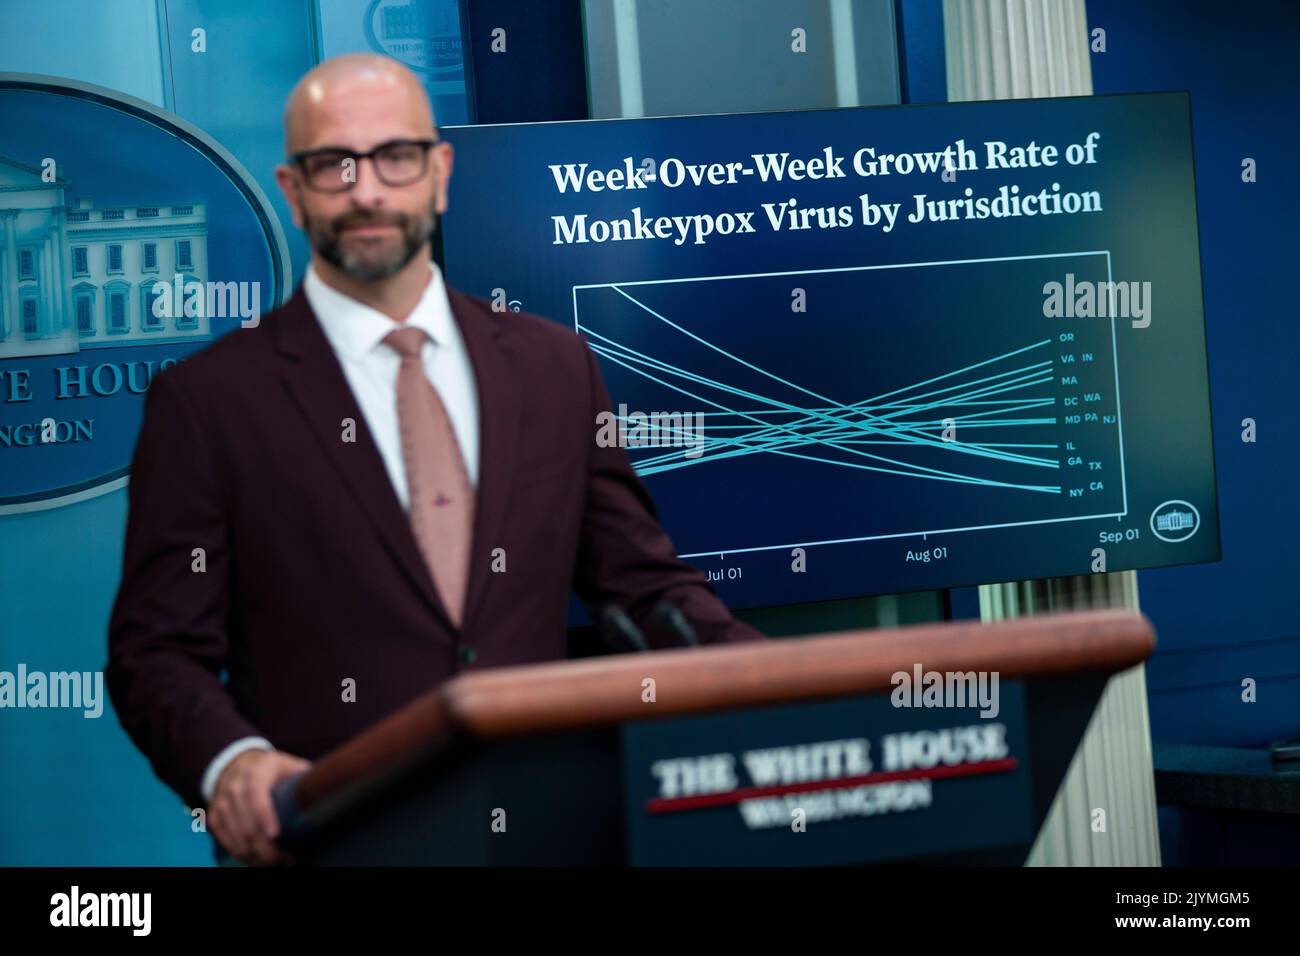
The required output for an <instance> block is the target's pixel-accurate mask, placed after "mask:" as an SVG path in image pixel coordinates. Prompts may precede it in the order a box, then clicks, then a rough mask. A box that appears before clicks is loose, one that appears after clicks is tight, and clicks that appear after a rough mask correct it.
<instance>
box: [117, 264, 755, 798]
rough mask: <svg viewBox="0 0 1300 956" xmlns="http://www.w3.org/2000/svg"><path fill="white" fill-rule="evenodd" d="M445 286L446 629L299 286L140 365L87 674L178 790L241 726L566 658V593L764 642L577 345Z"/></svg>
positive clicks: (301, 743) (339, 728) (310, 717)
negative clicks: (466, 562) (120, 549)
mask: <svg viewBox="0 0 1300 956" xmlns="http://www.w3.org/2000/svg"><path fill="white" fill-rule="evenodd" d="M448 297H449V299H450V301H451V309H452V313H453V315H454V316H455V319H456V322H457V324H458V325H459V327H460V330H461V332H462V333H463V335H464V339H465V345H466V348H467V349H468V352H469V357H470V360H471V363H472V365H473V369H474V374H475V379H476V381H477V387H478V395H479V414H480V428H481V435H480V442H481V444H480V464H479V487H478V497H477V506H476V518H475V531H474V542H473V550H472V559H471V561H472V566H471V572H470V578H469V590H468V594H467V597H466V607H465V615H464V621H463V627H462V628H460V629H457V628H456V627H454V626H453V625H452V623H451V621H450V619H449V618H448V616H447V613H446V611H445V610H444V608H443V607H442V604H441V602H440V600H439V597H438V593H437V590H436V588H435V587H434V586H433V582H432V580H431V578H430V576H429V573H428V571H427V570H426V569H425V566H424V563H423V560H422V558H421V556H420V552H419V550H418V548H417V547H416V543H415V538H414V535H413V533H412V531H411V528H410V525H409V523H408V521H407V515H406V512H405V511H404V510H403V508H402V506H401V503H400V502H399V501H398V498H397V495H396V493H395V492H394V490H393V487H392V483H391V482H390V480H389V477H388V473H387V471H386V470H385V468H384V464H383V461H382V459H381V458H380V455H379V451H378V449H377V447H376V446H375V444H374V440H373V439H372V437H371V435H370V433H369V431H368V430H367V427H366V423H365V418H364V417H363V415H362V413H361V410H360V408H359V406H358V405H357V402H356V400H355V399H354V397H353V395H352V391H351V389H350V388H349V386H348V384H347V380H346V378H345V377H344V373H343V369H342V367H341V366H340V364H339V362H338V360H337V359H336V358H335V355H334V352H333V351H332V349H331V348H330V345H329V343H328V341H327V340H326V338H325V335H324V333H323V332H322V330H321V328H320V325H319V323H318V322H317V320H316V317H315V316H314V314H313V313H312V311H311V308H310V306H309V305H308V303H307V300H306V298H305V296H304V295H303V293H302V290H301V289H299V290H298V291H297V292H296V293H295V294H294V296H293V298H292V299H290V301H289V302H288V303H287V304H286V305H285V306H284V307H283V308H281V309H277V310H276V311H274V312H272V313H270V314H268V315H267V316H266V317H265V318H264V319H263V321H262V322H261V323H260V324H259V325H258V326H257V327H256V328H252V329H237V330H235V331H234V332H232V333H230V334H229V335H227V336H225V337H223V338H222V339H220V340H219V341H217V342H216V343H214V344H213V345H212V346H210V347H208V348H207V349H205V350H203V351H202V352H199V353H198V354H196V355H194V356H192V357H190V358H189V359H187V360H186V361H185V362H183V363H181V364H180V365H178V366H175V367H172V368H169V369H168V370H167V371H165V372H162V373H161V374H159V375H158V376H157V377H156V378H155V379H154V381H153V383H152V386H151V387H150V389H149V393H148V396H147V398H146V402H145V412H144V422H143V425H142V426H141V430H140V434H139V439H138V442H137V445H136V449H135V457H134V461H133V463H132V467H131V479H130V485H129V504H130V511H129V516H128V519H127V530H126V546H125V555H124V560H123V568H122V581H121V586H120V589H119V591H118V594H117V600H116V602H115V604H114V607H113V613H112V618H111V621H110V625H109V660H108V665H107V668H106V671H105V676H106V681H107V685H108V691H109V694H110V696H111V698H112V701H113V705H114V707H115V708H116V710H117V713H118V716H119V718H120V719H121V721H122V725H123V727H125V729H126V731H127V733H128V734H130V736H131V739H132V740H134V741H135V743H136V745H137V746H138V747H139V748H140V749H141V750H142V751H143V752H144V753H145V755H146V756H147V757H148V758H149V760H150V761H151V762H152V764H153V767H154V769H155V771H156V772H157V774H158V776H159V777H161V778H162V780H163V781H164V782H165V783H167V784H168V785H169V786H170V787H172V788H173V789H174V790H176V791H177V793H179V794H180V795H181V797H182V798H183V799H184V800H185V801H186V802H187V803H188V804H189V805H190V806H199V805H201V804H202V802H203V799H202V796H201V794H200V790H199V783H200V779H201V777H202V774H203V771H204V770H205V769H206V767H207V765H208V763H209V762H210V761H211V760H212V759H213V757H215V756H216V755H217V753H218V752H219V751H221V750H222V749H223V748H224V747H225V746H226V745H228V744H230V743H232V742H233V741H235V740H237V739H238V738H240V737H245V736H250V735H261V736H264V737H266V738H267V739H269V740H270V741H271V742H272V743H273V744H275V745H276V746H277V747H279V748H280V749H282V750H285V751H289V752H291V753H295V754H298V755H300V756H303V757H306V758H308V759H314V758H316V757H318V756H320V755H322V754H323V753H325V752H326V751H328V750H330V749H331V748H333V747H335V746H337V745H338V744H340V743H342V742H343V741H344V740H346V739H348V738H349V737H351V736H353V735H354V734H356V733H357V732H358V731H360V730H362V729H363V728H365V727H366V726H367V725H369V724H371V723H373V722H374V721H376V720H378V719H379V718H381V717H383V716H384V715H386V714H388V713H390V712H391V711H393V710H394V709H396V708H398V707H400V706H401V705H402V704H404V703H406V702H407V701H409V700H411V698H413V697H415V696H416V695H418V694H420V693H421V692H422V691H425V690H428V689H429V688H431V687H434V686H435V685H437V684H439V683H441V682H443V681H445V680H447V679H448V678H450V677H452V676H453V675H455V674H457V673H458V672H460V671H463V670H465V669H477V668H482V667H500V666H504V665H511V664H527V663H530V662H535V661H547V660H554V659H557V658H563V657H564V656H565V651H566V622H567V616H568V601H569V594H570V591H571V590H576V591H577V593H578V595H579V597H580V598H581V599H582V600H583V601H584V603H585V604H586V605H587V606H588V607H589V608H593V609H595V608H598V607H600V606H601V605H603V604H605V603H606V602H615V603H617V604H619V605H621V606H623V607H624V608H625V609H626V610H627V612H628V614H629V615H630V616H631V617H632V619H633V620H634V621H636V623H637V624H638V625H639V626H640V627H641V629H642V630H643V631H644V632H645V633H646V635H647V637H648V638H649V639H650V642H651V644H652V645H653V646H667V645H670V644H672V643H674V641H673V640H672V638H671V637H670V636H669V635H667V634H663V633H662V632H661V630H660V629H658V628H657V627H656V626H655V624H654V623H653V622H652V619H651V614H652V611H653V609H654V607H655V605H656V603H657V602H658V601H660V600H661V599H667V600H669V601H672V602H674V603H676V604H677V605H678V606H680V607H681V608H682V610H683V611H684V612H685V614H686V616H687V618H688V619H689V621H690V623H691V624H692V625H693V627H694V628H695V631H696V633H697V634H698V635H699V638H700V640H701V641H702V642H706V643H707V642H721V641H743V640H754V639H762V637H763V635H761V634H760V633H758V632H757V631H755V630H753V629H752V628H750V627H748V626H746V625H744V624H741V623H739V622H737V621H735V620H734V619H733V618H732V617H731V615H730V614H729V613H728V611H727V609H726V607H725V606H723V604H722V603H721V602H720V601H719V600H718V598H717V597H716V595H715V594H714V592H713V589H712V588H711V587H710V586H709V584H708V583H707V580H706V578H705V576H704V575H703V574H702V573H701V572H700V571H699V570H697V569H695V568H692V567H691V566H689V565H687V564H685V563H684V562H682V561H680V560H679V559H678V558H677V555H676V551H675V550H674V548H673V545H672V542H671V541H670V540H669V538H668V535H667V534H666V533H665V532H664V530H663V528H662V527H661V526H660V524H659V522H658V519H657V517H656V512H655V508H654V505H653V503H652V501H651V499H650V496H649V494H648V493H647V491H646V489H645V487H644V485H643V484H642V482H641V481H640V479H639V478H638V477H637V476H636V474H635V472H634V471H633V469H632V466H631V463H630V461H629V459H628V457H627V454H626V452H625V451H624V450H623V449H621V448H601V447H598V446H597V444H596V441H595V436H596V427H597V426H596V415H597V413H598V412H599V411H602V410H610V409H612V408H613V406H612V405H611V403H610V399H609V396H608V394H607V392H606V389H605V385H604V382H603V380H602V378H601V375H600V372H599V370H598V367H597V364H596V361H595V358H594V356H593V355H592V352H591V350H590V349H589V348H588V347H587V345H586V343H585V342H584V341H583V340H582V339H581V338H579V336H578V335H577V334H576V333H574V332H573V331H572V330H570V329H567V328H565V327H564V326H562V325H559V324H558V323H555V322H550V321H547V320H545V319H541V318H538V317H536V316H531V315H528V314H526V313H515V312H506V313H497V312H494V311H492V309H491V308H490V307H489V306H488V304H487V303H486V302H483V301H482V300H480V299H475V298H472V297H470V296H468V295H464V294H462V293H460V292H457V291H456V290H454V289H451V288H448ZM344 419H351V420H352V421H354V422H355V423H356V435H355V439H356V440H355V441H354V442H345V441H344V440H343V429H344V424H343V423H344ZM200 548H201V549H202V555H201V556H196V549H200ZM496 548H501V549H503V550H504V553H505V561H506V570H505V573H498V572H494V571H493V569H492V562H493V551H494V549H496ZM200 559H201V560H202V561H203V562H204V564H203V565H200V564H199V562H200ZM200 567H201V568H202V569H201V570H196V568H200ZM223 671H225V672H226V673H227V674H228V680H226V681H225V682H224V683H223V680H222V673H223ZM348 679H351V680H353V681H355V688H356V691H355V697H356V699H355V702H344V701H343V699H342V698H343V684H344V681H346V680H348Z"/></svg>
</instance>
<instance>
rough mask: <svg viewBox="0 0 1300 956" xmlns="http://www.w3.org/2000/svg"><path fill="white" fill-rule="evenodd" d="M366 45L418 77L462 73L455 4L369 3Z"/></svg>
mask: <svg viewBox="0 0 1300 956" xmlns="http://www.w3.org/2000/svg"><path fill="white" fill-rule="evenodd" d="M365 31H366V41H367V42H368V43H369V44H370V48H371V49H372V50H374V51H375V52H376V53H385V54H387V55H388V56H391V57H392V58H393V59H395V60H398V61H399V62H401V63H404V64H405V65H407V66H409V67H410V68H411V69H413V70H416V71H418V72H420V73H431V74H434V75H439V74H451V73H455V72H457V71H458V70H460V69H461V67H462V65H463V61H462V58H461V49H460V20H459V13H458V10H457V3H456V0H372V2H371V4H370V7H369V8H368V9H367V10H366V18H365Z"/></svg>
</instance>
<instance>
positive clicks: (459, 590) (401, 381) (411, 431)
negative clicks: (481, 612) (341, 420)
mask: <svg viewBox="0 0 1300 956" xmlns="http://www.w3.org/2000/svg"><path fill="white" fill-rule="evenodd" d="M425 338H426V335H425V332H424V330H423V329H417V328H400V329H396V330H394V331H392V332H389V333H388V334H387V335H386V336H384V344H385V345H387V346H389V347H390V348H392V349H393V350H394V351H395V352H397V354H398V355H400V356H401V357H402V365H401V368H400V369H399V370H398V373H397V418H398V422H399V423H400V426H401V431H402V458H403V459H404V460H405V462H406V481H407V485H408V488H409V491H410V496H411V507H410V518H411V528H412V530H413V531H414V532H415V541H416V543H417V544H418V545H419V547H420V553H421V554H422V555H424V563H425V564H426V565H427V566H428V568H429V572H430V574H432V576H433V583H434V586H435V587H436V588H437V589H438V594H439V595H440V596H441V597H442V603H443V605H444V606H445V607H446V608H447V613H448V614H450V615H451V620H452V623H453V624H455V625H456V626H457V627H460V624H461V615H462V614H463V613H464V605H465V589H466V586H467V584H468V582H469V551H470V542H471V540H472V537H473V529H474V489H473V487H472V486H471V485H470V482H469V474H468V473H467V472H466V470H465V462H464V460H463V459H462V458H461V455H460V445H459V444H458V443H457V441H456V433H455V432H454V431H453V430H452V427H451V419H449V418H448V417H447V409H446V408H445V407H444V406H443V404H442V400H441V399H440V398H438V392H437V391H436V390H435V389H434V387H433V384H432V383H431V382H430V381H429V379H428V378H427V377H426V376H425V374H424V363H423V362H421V360H420V349H421V348H422V347H423V346H424V341H425Z"/></svg>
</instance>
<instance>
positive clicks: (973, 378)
mask: <svg viewBox="0 0 1300 956" xmlns="http://www.w3.org/2000/svg"><path fill="white" fill-rule="evenodd" d="M918 268H928V269H930V270H931V271H930V272H928V273H924V274H921V275H918V274H917V273H916V272H915V271H913V270H916V269H918ZM1109 268H1110V267H1109V255H1108V254H1107V253H1105V252H1084V253H1061V254H1049V255H1039V256H1023V257H1000V258H990V259H972V260H957V261H945V262H935V263H901V264H895V265H884V266H860V267H846V268H839V269H822V270H812V271H803V272H788V273H764V274H747V275H734V276H707V277H694V278H688V279H671V280H643V281H635V280H633V281H624V282H608V283H593V284H589V285H581V286H574V288H573V304H574V324H575V328H576V329H577V331H578V332H579V333H580V334H582V335H583V336H584V337H585V339H586V340H587V343H588V345H589V346H590V347H591V348H592V350H593V351H594V352H595V353H596V355H597V356H598V357H599V358H600V361H601V365H602V369H603V371H604V374H605V376H606V381H607V383H608V385H609V390H610V394H611V398H612V400H613V402H614V403H615V405H616V408H615V409H613V410H612V411H614V412H615V416H616V418H617V419H618V421H619V423H620V426H621V427H623V428H625V429H626V431H625V433H624V434H625V436H626V437H627V438H628V440H627V441H626V444H627V445H628V446H629V447H628V452H629V455H630V456H631V458H632V460H633V463H634V464H635V466H636V468H637V471H638V473H639V474H640V475H641V476H642V478H643V479H645V480H646V481H647V483H648V484H649V485H650V487H651V489H652V491H653V493H654V494H655V498H656V501H657V502H658V503H659V505H660V508H661V509H662V510H663V511H664V512H665V516H666V518H669V519H671V518H672V517H673V516H675V515H680V516H681V520H680V521H677V522H674V523H673V524H672V525H671V527H672V528H673V536H674V541H675V542H677V543H678V546H679V550H681V551H682V556H683V557H691V556H701V555H725V554H728V553H733V552H744V551H759V550H769V549H776V548H791V547H800V546H808V545H817V544H825V543H844V542H850V541H866V540H872V539H875V538H890V537H907V536H911V535H922V536H925V535H931V534H938V533H942V532H948V531H975V530H980V529H984V528H995V527H996V528H1001V527H1009V526H1013V525H1017V524H1042V523H1050V522H1053V521H1074V520H1082V519H1088V518H1098V517H1121V516H1123V515H1124V514H1126V512H1127V507H1126V495H1125V477H1124V471H1123V448H1122V433H1121V423H1120V414H1121V412H1120V401H1119V383H1118V374H1117V369H1116V363H1115V340H1114V324H1113V320H1109V319H1087V320H1078V319H1056V318H1048V317H1045V316H1044V311H1045V310H1044V308H1043V294H1042V293H1043V286H1044V283H1045V282H1049V281H1053V280H1060V279H1061V278H1063V276H1064V275H1065V273H1066V272H1067V271H1068V272H1070V273H1071V274H1073V275H1075V276H1076V277H1080V278H1083V277H1087V278H1092V279H1096V280H1098V281H1100V280H1104V279H1107V278H1109ZM800 298H802V299H803V300H804V302H805V303H806V304H805V308H804V309H803V310H802V311H800V310H798V309H793V308H792V305H791V303H792V302H795V301H798V300H799V299H800ZM746 489H763V490H765V493H759V494H755V493H754V492H753V491H752V490H750V491H747V490H746ZM756 498H764V499H766V500H764V501H760V500H755V499H756ZM702 504H703V505H705V506H706V507H701V505H702ZM759 513H761V514H762V516H763V517H762V520H761V521H754V520H753V516H754V515H755V514H759ZM688 516H689V517H688ZM701 516H704V517H703V519H702V517H701Z"/></svg>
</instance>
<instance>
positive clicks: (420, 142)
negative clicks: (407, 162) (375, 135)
mask: <svg viewBox="0 0 1300 956" xmlns="http://www.w3.org/2000/svg"><path fill="white" fill-rule="evenodd" d="M439 142H440V140H438V139H436V138H435V139H390V140H387V141H385V142H382V143H380V144H379V145H378V146H376V147H374V149H371V150H370V151H369V152H365V153H358V152H356V151H355V150H351V149H344V148H343V147H341V146H322V147H321V148H320V149H309V150H306V151H304V152H301V153H294V154H293V155H291V156H290V157H289V162H291V163H293V164H294V165H296V166H297V167H298V168H299V170H301V171H302V181H303V183H304V184H306V186H307V188H308V189H311V190H314V191H316V192H321V193H343V192H347V191H348V190H349V189H351V188H352V187H353V186H355V185H356V184H357V182H356V180H355V179H352V180H348V179H344V180H340V182H341V183H342V185H340V186H339V188H338V189H323V188H321V187H320V186H318V185H316V184H315V183H313V182H312V179H311V174H310V173H309V172H308V171H307V160H309V159H311V158H312V157H313V156H322V155H325V154H327V153H339V154H341V155H342V157H343V159H344V160H347V159H351V160H353V161H354V162H355V163H356V164H357V165H360V163H361V160H363V159H368V160H370V165H371V167H372V168H373V169H374V171H375V175H376V176H378V177H379V181H380V182H381V183H383V184H384V185H385V186H409V185H411V183H415V182H419V181H420V179H422V178H423V177H424V174H425V173H427V172H428V171H429V150H431V149H433V147H435V146H437V145H438V143H439ZM394 146H421V147H423V148H424V152H423V153H422V154H421V155H422V158H423V159H424V166H423V168H422V169H421V170H420V175H419V176H416V177H415V178H414V179H411V180H408V181H405V182H396V183H394V182H389V181H388V180H387V179H385V178H384V174H383V173H382V172H380V170H379V164H378V163H376V162H375V159H374V157H375V154H377V153H380V152H382V151H383V150H385V149H391V148H392V147H394Z"/></svg>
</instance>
